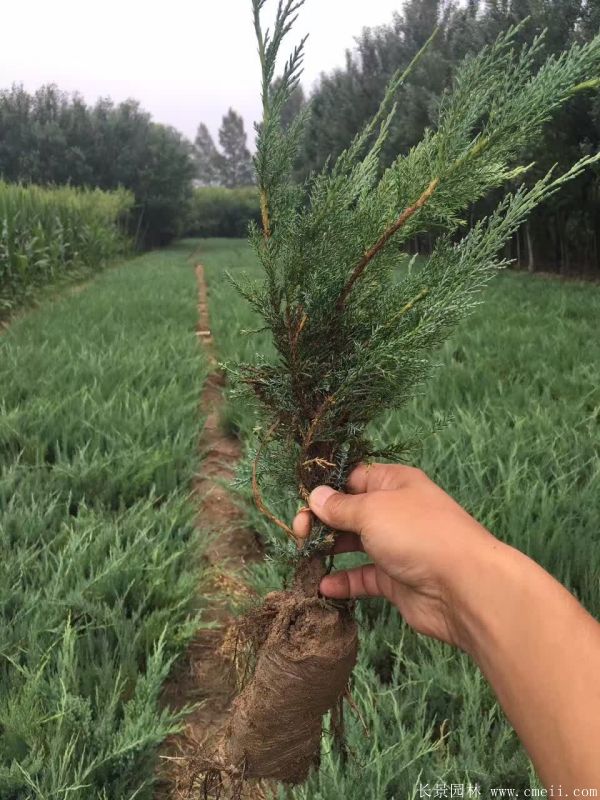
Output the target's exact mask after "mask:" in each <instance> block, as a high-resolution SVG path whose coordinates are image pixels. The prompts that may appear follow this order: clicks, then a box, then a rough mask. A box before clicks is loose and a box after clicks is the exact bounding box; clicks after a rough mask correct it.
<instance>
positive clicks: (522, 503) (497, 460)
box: [200, 241, 600, 800]
mask: <svg viewBox="0 0 600 800" xmlns="http://www.w3.org/2000/svg"><path fill="white" fill-rule="evenodd" d="M200 257H201V259H202V262H203V263H204V264H205V266H206V271H207V279H208V281H209V288H210V298H211V305H212V306H213V332H214V335H215V340H216V345H217V348H218V350H219V352H220V353H221V354H222V357H223V358H225V359H227V360H228V361H239V360H247V361H250V360H253V361H254V362H256V363H260V360H261V359H262V358H266V359H268V360H271V359H272V358H273V357H274V354H275V349H274V347H273V342H272V337H271V336H270V334H269V332H268V331H262V332H261V333H259V334H257V335H255V336H252V337H250V336H248V335H244V332H245V331H249V330H253V329H256V328H257V327H259V326H260V325H261V320H260V317H259V316H258V315H257V314H256V313H255V312H253V311H252V310H251V309H250V308H249V306H248V305H247V304H246V303H245V302H244V301H243V300H242V299H241V298H240V297H238V296H236V292H235V290H234V288H233V287H232V286H231V284H230V283H228V282H227V281H225V280H223V272H224V270H225V269H226V268H229V269H230V270H231V272H232V273H233V276H234V278H236V279H238V280H241V279H242V277H243V275H244V274H245V273H246V274H248V275H249V276H250V277H252V278H256V279H258V278H260V275H261V268H260V265H259V263H258V262H257V259H256V258H255V257H254V256H253V254H252V253H251V252H250V250H249V249H248V247H247V245H246V244H245V243H243V242H240V243H236V242H231V241H209V242H203V243H202V244H201V253H200ZM419 268H422V264H416V265H415V267H414V269H419ZM405 274H406V273H405V271H400V272H399V273H398V274H397V275H396V279H397V280H401V279H402V278H403V277H405ZM215 309H218V310H219V313H218V314H216V313H214V310H215ZM599 314H600V287H599V286H597V285H595V284H585V283H576V282H562V281H558V280H552V279H543V278H536V277H529V276H527V275H524V274H519V273H514V272H511V271H505V272H504V273H501V274H499V275H497V276H496V277H495V278H494V279H493V280H492V281H491V283H490V285H489V287H488V289H487V294H486V302H485V305H481V306H478V307H477V308H475V309H474V312H473V314H472V316H471V317H470V318H469V320H468V321H463V322H462V323H461V324H460V325H459V326H458V329H457V330H456V332H455V334H454V335H453V337H452V339H451V340H450V341H448V342H446V344H445V345H444V346H443V347H442V348H441V350H440V351H439V352H438V355H437V359H436V360H437V361H438V363H439V368H438V369H437V370H436V372H435V374H434V376H433V379H432V380H431V381H430V382H428V383H427V384H426V385H425V386H424V387H423V388H422V390H421V392H420V393H419V394H418V396H416V397H415V398H413V399H412V400H410V401H409V402H408V403H407V404H406V405H405V406H404V407H403V408H402V410H400V411H395V412H392V413H389V414H386V415H384V416H383V418H381V419H380V420H378V422H377V424H376V426H374V427H373V428H372V429H371V433H372V436H373V439H374V441H375V443H376V444H377V445H379V446H381V445H383V444H384V443H385V442H387V441H389V440H393V439H395V438H404V437H406V436H407V435H408V434H409V433H410V431H412V430H415V429H416V430H418V429H427V428H428V427H430V426H431V420H432V419H434V418H435V417H436V416H441V417H443V418H451V419H452V424H450V425H447V426H446V427H444V428H443V429H442V430H440V431H439V432H438V433H437V434H436V435H435V436H429V437H426V438H425V439H424V440H423V442H422V448H421V449H420V451H419V452H418V453H415V454H413V459H414V460H417V461H418V464H419V466H421V467H422V468H423V469H425V471H426V472H427V473H428V474H429V475H430V476H431V477H432V478H433V479H434V480H435V481H436V482H438V483H439V484H440V485H441V486H443V487H444V489H446V490H447V491H448V492H449V493H450V494H451V495H452V496H453V497H455V498H456V499H457V500H458V501H459V502H460V503H461V504H462V505H463V506H465V507H466V508H467V509H468V510H469V511H470V512H471V513H473V514H474V515H475V517H476V518H477V519H479V520H480V521H481V522H482V523H483V524H484V525H486V526H487V527H488V528H489V529H490V530H492V531H493V532H494V533H495V534H496V535H497V536H499V538H500V539H502V540H503V541H506V542H508V543H509V544H511V545H514V546H516V547H518V548H519V549H521V550H523V551H524V552H526V553H527V554H528V555H530V556H531V557H533V558H534V559H535V560H537V561H538V562H539V563H541V564H542V565H543V566H544V567H545V568H546V569H548V570H549V571H550V572H551V573H552V574H553V575H555V576H556V577H557V578H558V579H559V580H560V581H561V582H562V583H564V584H565V585H567V586H568V587H569V589H570V590H571V591H573V592H574V593H575V595H576V596H577V597H578V598H580V600H581V601H582V603H583V604H584V605H585V606H586V608H588V609H589V611H590V612H591V613H592V614H593V615H594V616H596V617H598V616H600V584H599V582H598V575H599V574H600V548H598V521H599V519H600V451H599V449H598V447H597V442H598V433H599V430H600V428H599V426H600V400H599V395H598V388H597V387H598V386H599V385H600V344H599V342H598V337H597V336H596V329H597V320H598V315H599ZM226 414H227V418H228V420H229V422H230V425H231V427H232V429H234V430H235V431H236V432H237V433H238V435H239V436H240V438H242V440H243V441H244V443H245V444H246V449H247V458H248V460H251V459H252V457H253V450H254V437H255V434H254V429H255V427H256V425H257V423H259V422H260V417H259V416H258V413H257V409H256V408H255V407H252V406H249V405H248V403H247V402H246V401H245V398H243V397H241V396H239V395H237V394H233V395H232V396H231V397H230V399H229V403H228V408H227V411H226ZM263 489H264V498H265V500H266V501H267V502H268V504H269V505H270V506H271V507H273V508H279V512H280V515H281V517H282V519H285V520H287V521H290V520H291V519H292V517H293V514H294V512H295V510H296V505H297V504H296V501H295V500H294V499H293V498H291V497H289V498H288V499H287V501H286V502H285V503H282V502H281V489H280V487H279V486H278V485H276V484H269V483H267V484H266V485H264V487H263ZM244 491H245V496H246V497H247V499H248V501H249V502H248V504H247V508H248V514H249V524H250V526H251V527H253V528H255V529H257V530H259V531H260V533H261V535H262V536H263V537H264V538H265V540H266V541H267V542H270V543H273V542H277V541H278V539H279V537H280V532H279V531H278V529H276V528H275V527H274V526H273V525H272V524H271V523H269V522H268V521H267V520H266V519H265V517H263V516H262V515H261V514H259V512H258V511H257V510H256V508H255V507H254V505H253V503H252V502H251V500H250V492H249V491H248V488H247V487H244ZM278 504H279V506H278ZM276 552H277V550H273V549H272V548H271V550H270V554H271V556H273V554H274V553H276ZM349 558H350V557H349V556H342V557H339V556H338V557H336V566H342V565H343V564H344V561H345V559H349ZM338 561H339V564H338ZM282 570H283V566H282V564H281V563H280V562H279V561H278V560H274V559H273V558H271V559H269V560H268V561H266V562H265V563H263V564H260V565H258V566H257V567H256V568H253V569H252V576H253V583H254V584H255V585H256V586H257V588H258V589H259V590H260V591H261V592H263V593H264V592H268V591H272V590H274V589H277V588H278V587H279V586H280V585H281V580H282ZM358 608H359V620H360V627H361V630H360V638H361V649H360V656H359V666H358V668H357V670H356V671H355V682H354V687H353V696H354V699H355V701H356V703H357V704H358V707H359V709H360V711H361V714H362V717H363V719H364V721H365V723H366V725H367V728H368V731H369V735H368V736H367V734H366V733H365V730H364V728H363V725H362V723H361V722H360V720H359V719H358V718H357V717H356V716H355V715H354V714H353V713H352V712H351V711H350V710H348V712H347V713H346V715H345V724H346V737H347V741H348V745H349V752H348V758H347V760H346V762H345V763H344V762H343V761H342V760H341V758H340V756H339V753H338V752H336V751H335V750H333V749H332V747H331V742H330V737H329V736H328V735H325V736H324V738H323V746H322V748H323V749H322V766H321V770H320V771H319V772H318V773H316V774H315V775H314V776H313V778H312V779H311V781H310V783H308V784H307V785H306V786H305V787H301V788H299V789H296V790H295V793H294V796H295V797H297V798H298V799H299V800H305V799H306V798H310V799H311V800H316V799H317V798H318V799H319V800H338V798H340V797H344V798H347V800H364V798H371V797H373V798H386V799H387V800H392V798H396V799H397V800H399V799H400V798H413V797H414V798H418V796H419V791H418V788H419V786H418V784H419V781H421V782H422V783H429V784H430V785H435V783H437V782H442V783H443V782H447V783H448V784H450V783H458V784H460V783H465V784H468V783H480V784H481V786H482V787H483V788H482V796H483V797H485V796H486V788H487V787H489V786H496V787H498V786H500V787H502V786H509V787H515V788H522V789H524V788H529V787H530V786H535V785H536V783H535V778H534V777H533V770H532V768H531V767H530V764H529V761H528V759H527V757H526V755H525V753H524V751H523V750H522V748H521V747H520V745H519V742H518V740H517V737H516V735H515V733H514V731H513V730H512V728H511V727H510V725H509V724H508V723H507V721H506V719H505V718H504V716H503V715H502V713H501V711H500V709H499V707H498V705H497V704H496V702H495V701H494V698H493V697H492V695H491V692H490V691H489V688H488V687H487V685H486V683H485V681H484V680H483V679H482V677H481V675H480V674H479V673H478V671H477V670H476V668H475V666H474V665H473V664H472V663H470V662H469V661H468V659H466V658H465V656H463V655H461V654H460V653H459V652H457V651H454V650H452V649H451V648H449V647H445V646H443V645H441V644H439V643H436V642H433V641H431V640H428V639H426V638H425V637H422V636H418V635H417V634H415V633H413V632H412V631H410V630H409V629H408V628H407V627H406V626H405V625H404V623H403V622H402V621H401V620H400V619H399V618H398V616H397V614H396V612H395V611H393V610H390V609H389V607H385V606H384V605H383V604H382V603H379V602H377V601H368V602H367V601H361V603H360V604H359V607H358Z"/></svg>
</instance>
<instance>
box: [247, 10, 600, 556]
mask: <svg viewBox="0 0 600 800" xmlns="http://www.w3.org/2000/svg"><path fill="white" fill-rule="evenodd" d="M263 5H264V0H253V7H254V12H255V24H256V29H257V37H258V47H259V55H260V59H261V65H262V70H263V105H264V119H263V123H262V125H261V127H260V131H259V136H258V141H257V155H256V168H257V175H258V182H259V189H260V196H261V211H262V221H263V225H262V230H259V229H258V228H257V227H255V228H254V230H253V232H252V236H251V240H252V244H253V247H254V249H255V251H256V253H257V255H258V257H259V259H260V262H261V264H262V267H263V270H264V279H263V280H262V281H259V282H255V283H251V284H248V285H244V286H241V287H240V291H241V292H242V294H243V295H244V296H245V297H246V299H247V300H248V301H249V302H250V304H251V305H252V307H253V308H254V309H255V310H256V311H257V312H258V313H259V314H260V316H261V317H262V319H263V320H264V325H265V326H266V328H267V329H268V330H270V331H271V332H272V335H273V342H274V345H275V349H276V351H277V357H276V358H275V359H273V360H271V361H265V362H264V363H260V364H258V365H257V364H255V363H252V364H247V365H243V364H242V365H241V367H240V368H239V369H238V370H237V373H236V374H237V376H238V379H239V381H240V382H241V383H242V384H243V385H246V386H248V387H249V388H250V389H251V390H252V391H253V393H254V394H255V395H256V397H257V398H258V400H259V401H260V403H261V406H262V408H263V410H264V427H263V430H262V433H261V435H260V445H259V449H258V453H257V457H256V462H257V467H256V468H257V471H259V472H260V473H261V474H262V475H263V476H264V479H265V480H266V481H272V482H276V483H277V484H278V485H279V486H280V487H281V488H282V492H284V491H287V492H288V493H289V494H290V495H291V496H297V495H298V493H299V494H300V497H301V498H303V499H306V497H307V496H308V493H309V492H310V491H311V490H312V489H313V488H314V487H315V486H317V485H319V484H322V483H327V484H330V485H333V486H334V487H336V488H343V487H344V485H345V483H346V478H347V475H348V472H349V471H350V470H351V469H352V468H353V467H354V466H355V465H356V464H357V463H359V462H361V461H363V460H365V459H371V458H378V459H381V458H386V459H392V460H393V459H398V458H402V457H403V456H404V454H405V453H406V450H407V442H406V440H404V439H400V438H396V439H390V440H388V441H385V442H383V443H376V442H374V440H373V438H372V435H371V434H370V432H369V425H370V424H371V423H372V422H373V421H374V420H375V419H377V418H378V417H379V416H380V415H381V414H383V413H384V412H386V411H389V410H391V409H398V408H400V407H402V406H403V405H404V404H405V403H406V402H407V400H408V399H410V397H412V396H413V395H414V393H415V391H416V389H417V387H419V386H420V385H421V384H422V383H423V381H424V379H425V378H426V377H428V375H429V373H430V358H431V352H432V351H433V350H434V349H435V348H436V347H437V346H438V345H439V344H440V343H441V342H442V341H443V340H444V339H445V338H446V337H447V336H448V334H449V333H450V331H451V330H452V329H453V328H454V326H455V325H456V324H457V323H458V322H459V321H460V320H461V319H462V318H463V317H465V316H466V315H467V314H468V313H469V312H470V311H471V310H472V308H473V306H474V304H475V303H476V298H477V293H478V291H479V290H480V289H481V288H482V286H483V285H484V284H485V283H486V282H487V280H488V279H489V277H490V276H491V275H492V274H493V273H494V272H495V271H496V270H498V269H499V268H500V267H502V266H504V265H505V261H504V260H503V259H502V257H501V256H499V255H498V254H499V252H500V251H501V248H502V246H503V245H504V244H505V243H506V242H507V241H508V240H509V239H510V237H511V236H512V235H513V234H514V233H515V231H516V230H518V228H519V226H520V225H521V224H522V223H523V221H524V220H525V219H526V218H527V217H528V215H529V214H530V213H531V212H532V211H533V209H534V208H535V207H536V206H538V205H539V204H540V203H541V202H542V201H543V200H544V199H545V198H547V197H549V196H551V195H552V194H554V193H555V192H556V191H557V190H558V189H559V188H560V187H561V186H562V185H563V184H564V183H566V182H567V181H568V180H570V179H572V178H574V177H575V176H577V175H579V174H580V173H581V171H582V170H583V169H584V167H586V166H588V165H589V164H591V163H593V162H594V161H596V160H597V158H598V157H599V156H595V157H586V158H583V159H581V160H580V161H578V162H577V163H576V164H575V165H574V166H573V167H571V168H570V169H569V170H567V171H566V172H565V173H564V174H563V175H559V176H558V177H555V176H553V174H552V173H548V174H546V175H545V176H544V177H542V178H541V179H540V180H539V181H537V182H536V183H534V184H533V185H532V186H531V187H528V188H526V187H524V186H522V187H520V188H518V189H517V190H516V191H514V192H512V193H510V194H508V195H506V197H505V198H504V199H502V200H501V201H500V203H499V204H498V206H497V208H496V209H495V210H494V211H493V212H492V213H491V214H490V215H489V216H488V217H486V218H485V219H483V220H482V221H480V222H478V223H477V224H476V225H475V226H474V227H473V228H472V229H471V230H470V231H469V232H468V233H464V232H463V220H462V216H463V215H464V213H465V211H466V210H468V208H469V207H470V205H471V204H472V203H474V202H475V201H476V200H478V199H480V198H482V197H484V196H486V195H487V194H488V193H489V192H490V191H492V190H495V189H498V188H499V187H504V186H505V185H506V184H508V183H514V182H515V181H518V180H519V179H520V178H521V177H522V176H523V174H525V173H526V171H527V167H523V166H519V164H518V159H519V157H520V156H521V154H522V152H523V151H524V150H525V149H526V148H527V147H528V145H529V144H530V143H531V142H532V141H535V139H536V138H537V137H539V135H540V133H541V131H542V129H543V125H544V124H545V123H546V122H547V121H548V120H549V119H550V117H551V115H552V113H553V112H554V111H555V110H556V109H557V108H559V107H560V106H561V105H562V104H563V103H565V102H566V101H567V100H568V99H569V98H570V97H571V96H572V95H573V94H574V93H575V92H576V91H578V88H579V85H580V84H581V83H582V82H587V81H589V80H590V79H595V77H596V75H597V74H598V73H600V37H598V38H596V39H594V40H593V41H592V42H591V43H589V44H587V45H582V46H580V45H574V46H573V47H572V48H571V50H570V51H569V52H567V53H563V54H562V55H561V56H558V57H554V56H550V57H549V58H548V59H547V60H545V61H543V62H542V63H541V66H539V67H537V66H536V64H538V63H539V52H540V48H541V46H542V37H538V38H537V39H535V40H534V42H533V43H532V44H531V45H529V46H527V45H526V46H523V47H516V46H515V41H514V40H515V37H516V36H517V34H518V32H519V28H518V27H516V28H513V29H511V30H509V31H508V32H506V33H504V34H501V35H500V36H499V37H498V38H497V40H496V41H495V42H494V43H493V44H492V45H489V46H488V47H485V48H483V49H481V50H480V52H479V53H478V54H477V55H476V56H474V57H473V58H470V59H467V60H465V61H464V63H463V64H462V66H461V67H460V68H459V70H458V71H457V73H456V76H455V79H454V83H453V88H452V91H451V92H449V93H448V94H447V95H445V96H444V98H443V100H442V103H441V106H440V112H439V117H438V121H437V126H436V128H435V130H428V131H426V133H425V135H424V137H423V139H422V140H421V141H420V142H419V144H417V145H416V146H415V147H413V148H412V149H411V150H410V152H409V153H407V154H406V155H400V156H398V157H397V158H396V159H395V160H394V161H393V162H392V164H391V165H390V166H389V167H388V168H387V169H386V170H385V171H384V172H383V174H380V171H379V161H380V155H381V150H382V147H383V145H384V143H385V140H386V137H387V135H388V132H389V127H390V124H391V121H392V119H393V118H394V115H395V107H394V105H393V100H394V96H395V94H396V91H397V89H398V87H399V86H400V85H401V84H402V83H403V82H404V80H405V78H406V74H407V72H409V71H410V69H411V68H412V67H414V66H415V65H417V64H418V63H419V61H420V59H421V57H422V53H418V54H417V55H416V57H415V59H414V60H413V63H412V64H411V65H409V67H408V69H407V70H404V71H403V72H401V73H398V74H396V75H395V76H394V77H393V78H392V80H391V82H390V85H389V87H388V90H387V92H386V95H385V97H384V99H383V102H382V105H381V107H380V109H379V111H378V112H377V114H376V115H375V117H374V118H373V119H372V120H371V121H370V122H369V123H368V124H367V125H366V127H365V128H364V130H363V131H362V132H361V133H360V134H359V135H358V136H357V137H356V138H355V140H354V141H353V143H352V144H351V145H350V147H349V148H348V149H347V150H346V151H344V152H343V153H342V154H341V155H340V156H339V158H338V159H337V160H336V161H335V163H333V164H332V165H331V167H329V166H327V167H326V168H325V169H324V170H323V171H322V172H321V173H319V174H317V175H316V176H314V178H312V179H311V181H310V182H309V183H308V185H307V187H306V195H304V193H303V192H301V191H300V190H299V189H298V187H297V186H296V185H295V184H294V183H293V181H292V180H291V175H292V171H293V165H294V159H295V154H296V152H297V147H298V140H299V135H300V132H301V130H302V125H303V122H304V114H301V115H300V116H299V118H298V119H297V120H296V121H295V123H293V124H292V125H291V126H290V127H289V128H287V129H284V128H283V126H282V124H281V112H282V108H283V106H284V104H285V101H286V99H287V98H288V96H289V93H290V92H291V91H293V90H294V88H295V86H296V85H297V82H298V78H299V74H300V69H301V63H302V55H303V43H301V44H300V45H299V46H298V47H297V48H296V49H295V50H294V51H293V53H292V55H291V57H290V59H289V61H288V62H287V64H286V66H285V68H284V72H283V77H282V80H281V82H280V84H279V85H278V88H277V90H276V91H274V90H273V88H272V81H273V71H274V68H275V61H276V58H277V55H278V50H279V46H280V44H281V41H282V39H283V38H284V36H285V35H286V33H287V32H288V31H289V30H290V28H291V25H292V23H293V18H294V14H295V13H296V11H297V10H298V9H299V8H300V7H301V5H302V0H299V1H298V2H292V0H289V1H288V2H287V3H282V4H280V6H279V10H278V13H277V19H276V22H275V25H274V27H273V32H272V34H271V35H268V34H263V32H262V29H261V25H260V11H261V9H262V7H263ZM426 232H435V233H436V234H437V235H438V238H437V243H436V246H435V248H434V251H433V254H432V256H431V258H430V259H429V260H428V261H427V262H426V264H424V265H423V267H422V268H421V269H418V270H411V269H409V271H408V274H407V275H406V276H405V277H404V279H403V280H401V281H400V282H397V281H396V277H395V272H394V268H395V267H396V265H398V263H399V262H400V261H401V260H402V259H403V258H405V257H404V256H403V255H402V254H401V253H400V251H399V248H401V247H402V246H403V245H406V243H407V242H408V241H409V240H410V239H411V238H413V237H414V236H415V235H417V234H421V233H426ZM431 424H433V423H432V422H430V425H431ZM330 545H331V539H330V533H329V532H327V531H326V530H324V529H323V528H322V527H321V526H315V528H314V530H313V533H312V535H311V537H310V538H309V540H308V541H307V544H306V546H305V548H304V551H303V552H304V554H305V555H309V554H312V553H313V552H315V551H316V550H327V549H328V548H329V547H330ZM288 552H289V554H290V556H293V555H294V553H295V550H294V547H293V545H292V544H291V543H290V545H289V550H288Z"/></svg>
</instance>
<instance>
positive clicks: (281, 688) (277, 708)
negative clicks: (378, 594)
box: [219, 591, 357, 784]
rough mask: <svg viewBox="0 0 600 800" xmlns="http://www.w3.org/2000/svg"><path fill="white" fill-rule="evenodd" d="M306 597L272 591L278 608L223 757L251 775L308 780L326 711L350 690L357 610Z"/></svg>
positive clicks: (271, 601) (236, 706)
mask: <svg viewBox="0 0 600 800" xmlns="http://www.w3.org/2000/svg"><path fill="white" fill-rule="evenodd" d="M299 595H300V593H298V592H293V591H292V592H277V593H273V594H271V595H269V596H268V597H267V599H266V606H267V608H269V609H271V610H272V611H273V614H272V615H271V617H270V622H268V623H267V624H268V630H267V631H266V632H265V631H263V632H261V631H257V638H258V640H259V641H261V642H262V644H261V646H260V649H259V651H258V655H257V660H256V667H255V670H254V675H253V677H252V679H251V680H250V682H249V683H248V684H247V685H246V686H245V688H244V689H243V691H242V692H241V694H240V695H239V696H238V697H237V698H236V700H235V701H234V703H233V706H232V709H231V716H230V720H229V723H228V725H227V728H226V730H225V736H224V739H223V744H222V746H221V752H220V758H219V760H220V761H221V763H224V764H229V765H230V769H231V772H232V773H237V774H238V776H240V777H242V778H244V779H245V778H270V779H274V780H278V781H284V782H286V783H292V784H295V783H300V782H302V781H303V780H305V779H306V778H307V776H308V773H309V771H310V768H311V767H312V766H313V765H315V764H316V763H317V762H318V757H319V749H320V740H321V726H322V718H323V715H324V714H326V713H327V712H328V711H330V710H331V709H332V708H333V707H334V706H335V704H336V702H337V701H338V700H339V698H340V696H341V695H342V694H343V692H344V690H345V689H346V686H347V684H348V680H349V678H350V675H351V673H352V669H353V667H354V664H355V662H356V654H357V628H356V623H355V621H354V618H353V616H352V612H351V611H350V610H349V609H348V608H337V607H335V606H333V605H331V604H330V603H327V602H325V601H324V600H323V599H321V598H318V597H305V596H304V597H302V596H299ZM263 619H265V617H263ZM228 771H229V770H228ZM230 774H231V773H230Z"/></svg>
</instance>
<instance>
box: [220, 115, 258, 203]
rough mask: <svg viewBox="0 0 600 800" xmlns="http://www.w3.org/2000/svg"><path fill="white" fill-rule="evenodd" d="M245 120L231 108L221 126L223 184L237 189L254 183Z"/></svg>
mask: <svg viewBox="0 0 600 800" xmlns="http://www.w3.org/2000/svg"><path fill="white" fill-rule="evenodd" d="M246 141H247V136H246V131H245V129H244V120H243V119H242V117H241V116H240V115H239V114H238V113H237V112H236V111H234V110H233V108H230V109H229V111H228V112H227V114H225V116H224V117H223V121H222V123H221V127H220V128H219V144H220V145H221V154H222V159H221V180H222V184H223V186H226V187H227V188H228V189H235V188H236V187H239V186H251V185H252V184H253V183H254V169H253V167H252V156H251V155H250V151H249V150H248V147H247V144H246Z"/></svg>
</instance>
